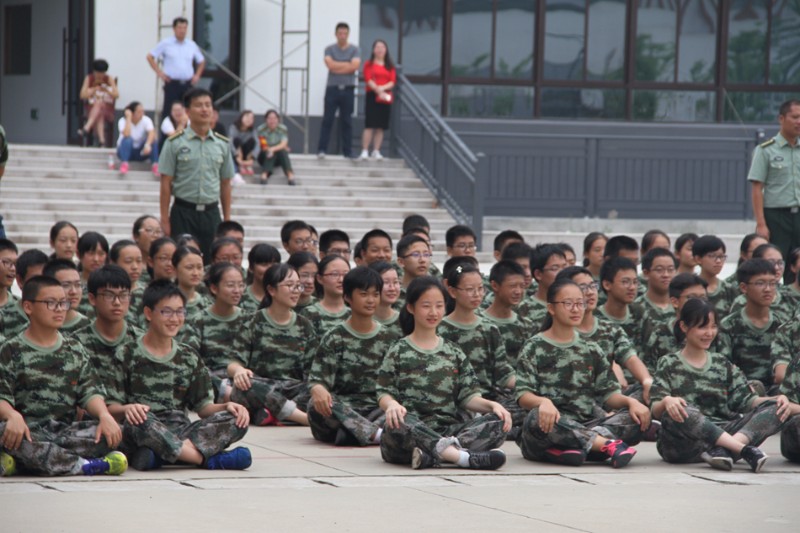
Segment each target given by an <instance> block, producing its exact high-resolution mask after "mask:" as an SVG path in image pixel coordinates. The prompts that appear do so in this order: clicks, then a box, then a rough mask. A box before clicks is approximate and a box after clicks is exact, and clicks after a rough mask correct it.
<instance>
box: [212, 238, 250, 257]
mask: <svg viewBox="0 0 800 533" xmlns="http://www.w3.org/2000/svg"><path fill="white" fill-rule="evenodd" d="M229 245H233V246H236V248H237V249H238V250H239V252H240V253H242V252H244V250H243V249H242V243H240V242H239V241H237V240H236V239H234V238H233V237H220V238H218V239H214V242H212V243H211V260H212V261H213V260H214V258H215V257H216V256H217V252H219V251H220V249H221V248H223V247H225V246H229Z"/></svg>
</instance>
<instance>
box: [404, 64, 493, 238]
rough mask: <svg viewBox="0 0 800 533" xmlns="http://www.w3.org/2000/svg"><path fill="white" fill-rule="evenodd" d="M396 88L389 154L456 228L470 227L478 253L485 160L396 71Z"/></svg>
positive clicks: (481, 222)
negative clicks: (412, 175)
mask: <svg viewBox="0 0 800 533" xmlns="http://www.w3.org/2000/svg"><path fill="white" fill-rule="evenodd" d="M397 82H398V83H397V88H396V90H395V104H394V105H393V106H392V114H393V117H392V120H391V129H390V135H391V143H392V150H393V151H394V152H395V153H396V154H397V155H399V156H401V157H402V158H403V159H405V160H406V163H407V164H408V166H409V167H410V168H411V169H412V170H413V171H414V172H415V173H416V174H417V176H418V177H419V178H420V179H421V180H422V182H423V183H425V185H427V186H428V187H429V188H430V189H431V192H432V193H433V195H434V196H435V197H436V200H437V202H438V203H439V205H441V206H443V207H445V208H446V209H447V210H448V211H449V212H450V214H451V215H452V216H453V217H454V218H455V219H456V220H457V221H458V222H459V223H460V224H467V225H470V226H471V227H472V229H473V230H474V231H475V234H476V236H477V241H478V242H477V245H478V247H479V248H480V246H481V241H482V233H483V209H484V208H483V202H484V197H485V190H486V182H487V174H488V172H487V159H486V157H485V156H484V155H483V154H476V153H475V152H473V151H472V150H471V149H470V148H469V147H468V146H467V145H466V143H465V142H464V141H462V140H461V138H460V137H459V136H458V134H456V133H455V132H454V131H453V129H452V128H451V127H450V126H449V125H448V124H447V123H446V122H445V121H444V119H443V118H442V117H441V115H439V113H437V112H436V110H434V109H433V107H432V106H431V105H430V104H429V103H428V102H427V101H426V100H425V98H423V97H422V95H421V94H420V93H419V91H417V89H416V88H415V87H414V85H413V84H412V83H411V82H410V81H409V79H408V78H407V77H406V76H405V75H404V74H403V73H402V69H401V67H400V66H398V67H397ZM402 111H405V112H406V113H402ZM409 121H410V122H411V124H410V126H411V128H410V129H411V130H412V132H411V133H409V134H406V133H405V131H404V130H405V129H406V128H404V126H406V127H408V126H409V124H408V122H409ZM407 137H408V138H407ZM417 144H418V146H417Z"/></svg>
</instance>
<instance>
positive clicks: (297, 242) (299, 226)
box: [281, 220, 319, 255]
mask: <svg viewBox="0 0 800 533" xmlns="http://www.w3.org/2000/svg"><path fill="white" fill-rule="evenodd" d="M281 242H282V243H283V249H284V250H286V253H287V254H288V255H292V254H294V253H297V252H312V253H313V252H314V250H313V248H315V245H314V239H313V237H312V235H311V227H310V226H309V225H308V224H307V223H305V222H303V221H302V220H290V221H289V222H287V223H286V224H284V225H283V227H281ZM317 244H319V243H317ZM315 255H316V254H315Z"/></svg>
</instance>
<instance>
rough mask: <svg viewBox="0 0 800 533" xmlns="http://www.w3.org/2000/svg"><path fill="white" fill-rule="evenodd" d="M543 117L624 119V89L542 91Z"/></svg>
mask: <svg viewBox="0 0 800 533" xmlns="http://www.w3.org/2000/svg"><path fill="white" fill-rule="evenodd" d="M541 114H542V116H543V117H553V118H603V119H623V118H625V90H624V89H571V88H563V89H562V88H547V89H542V110H541Z"/></svg>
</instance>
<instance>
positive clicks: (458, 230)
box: [444, 224, 478, 248]
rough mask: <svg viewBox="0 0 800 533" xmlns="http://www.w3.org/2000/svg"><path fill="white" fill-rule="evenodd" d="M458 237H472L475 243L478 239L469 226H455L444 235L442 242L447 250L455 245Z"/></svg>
mask: <svg viewBox="0 0 800 533" xmlns="http://www.w3.org/2000/svg"><path fill="white" fill-rule="evenodd" d="M460 237H472V238H473V239H475V240H476V241H477V240H478V237H477V236H476V235H475V232H474V231H473V230H472V228H470V227H469V226H465V225H464V224H456V225H455V226H451V227H449V228H448V229H447V231H446V232H445V234H444V242H445V245H446V246H447V247H448V248H452V247H453V245H454V244H455V243H456V239H458V238H460Z"/></svg>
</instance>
